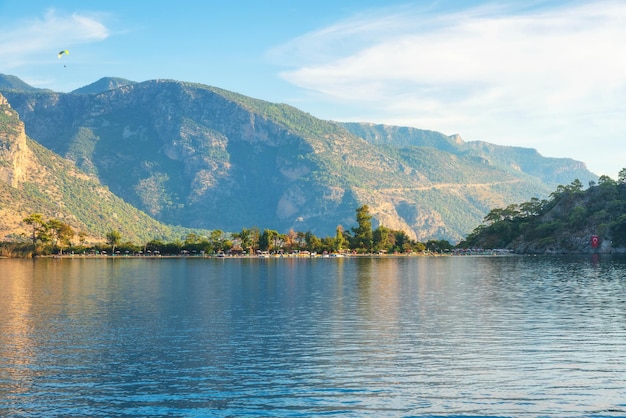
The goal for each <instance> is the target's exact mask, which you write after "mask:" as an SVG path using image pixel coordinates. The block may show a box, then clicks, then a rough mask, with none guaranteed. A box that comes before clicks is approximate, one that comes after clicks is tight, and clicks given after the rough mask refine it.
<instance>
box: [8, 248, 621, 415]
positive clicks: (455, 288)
mask: <svg viewBox="0 0 626 418" xmlns="http://www.w3.org/2000/svg"><path fill="white" fill-rule="evenodd" d="M131 415H132V416H215V417H240V416H243V417H245V416H272V417H287V416H302V417H309V416H322V415H323V416H346V417H364V416H371V417H405V416H425V415H431V416H432V415H438V416H445V415H455V416H459V415H473V416H476V415H500V416H539V415H541V416H594V415H595V416H626V259H623V258H615V257H593V256H589V255H586V256H578V257H556V256H554V257H522V256H520V257H516V256H512V257H501V256H493V257H467V256H450V257H398V258H394V257H385V258H336V259H332V258H331V259H329V258H317V259H293V258H283V259H252V258H250V259H243V258H240V259H234V258H233V259H203V258H179V259H165V258H162V259H157V258H143V259H133V258H123V257H120V258H116V259H115V258H110V259H96V258H89V257H75V258H73V259H35V260H7V259H5V260H0V416H9V417H11V416H20V417H21V416H27V417H44V416H45V417H48V416H131Z"/></svg>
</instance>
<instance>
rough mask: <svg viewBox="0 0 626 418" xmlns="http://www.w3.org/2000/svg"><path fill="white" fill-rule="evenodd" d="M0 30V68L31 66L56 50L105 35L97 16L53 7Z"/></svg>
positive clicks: (105, 28)
mask: <svg viewBox="0 0 626 418" xmlns="http://www.w3.org/2000/svg"><path fill="white" fill-rule="evenodd" d="M10 26H11V27H6V25H5V27H3V30H2V31H0V67H2V68H5V69H13V68H18V67H21V66H25V65H32V64H33V63H36V62H39V61H41V60H42V59H46V58H48V57H56V52H58V51H57V50H58V49H60V48H61V49H63V48H71V47H72V46H74V45H79V44H84V43H89V42H96V41H101V40H104V39H106V38H107V37H108V36H109V31H108V29H107V27H106V26H105V25H104V24H103V23H102V21H101V20H100V19H99V17H98V16H95V15H94V16H90V15H87V14H79V13H71V14H64V13H59V12H57V11H55V10H53V9H51V10H49V11H47V12H46V13H45V15H44V16H43V17H41V18H35V19H28V20H21V21H16V22H12V24H11V25H10Z"/></svg>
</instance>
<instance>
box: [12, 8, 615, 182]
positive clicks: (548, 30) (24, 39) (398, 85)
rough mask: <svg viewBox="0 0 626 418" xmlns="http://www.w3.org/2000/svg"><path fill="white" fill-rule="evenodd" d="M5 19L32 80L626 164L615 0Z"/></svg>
mask: <svg viewBox="0 0 626 418" xmlns="http://www.w3.org/2000/svg"><path fill="white" fill-rule="evenodd" d="M0 28H2V31H0V73H4V74H11V75H15V76H18V77H19V78H21V79H22V80H24V81H26V82H27V83H29V84H31V85H33V86H36V87H42V88H49V89H53V90H56V91H61V92H68V91H71V90H74V89H76V88H79V87H82V86H85V85H87V84H90V83H92V82H94V81H97V80H98V79H100V78H102V77H107V76H112V77H122V78H126V79H129V80H133V81H145V80H150V79H157V78H168V79H176V80H181V81H191V82H198V83H202V84H207V85H212V86H217V87H221V88H224V89H228V90H232V91H236V92H238V93H242V94H245V95H248V96H252V97H255V98H259V99H264V100H268V101H272V102H281V103H288V104H290V105H293V106H295V107H298V108H300V109H302V110H304V111H307V112H309V113H311V114H312V115H314V116H317V117H319V118H322V119H330V120H339V121H366V122H373V123H386V124H394V125H402V126H413V127H416V128H421V129H430V130H435V131H439V132H443V133H445V134H447V135H451V134H459V135H461V137H462V138H463V139H464V140H466V141H473V140H482V141H487V142H491V143H494V144H500V145H512V146H523V147H531V148H536V149H537V150H538V151H539V152H540V153H541V154H543V155H545V156H550V157H570V158H575V159H577V160H580V161H583V162H585V163H586V164H587V166H588V168H589V169H590V170H592V171H593V172H595V173H596V174H599V175H601V174H606V175H609V176H611V177H612V178H614V179H616V178H617V173H618V171H619V170H620V169H621V168H623V167H626V141H625V140H626V110H625V109H626V106H625V104H626V2H624V1H608V0H607V1H605V0H598V1H539V0H537V1H533V0H530V1H527V2H510V3H506V2H501V1H500V2H485V1H470V0H467V1H450V0H439V1H437V0H432V1H418V0H416V1H393V0H316V1H305V0H300V1H296V0H291V1H287V0H280V1H265V2H262V1H240V0H231V1H228V2H226V1H213V0H207V1H201V2H197V1H193V2H192V1H185V0H179V1H170V0H168V1H165V0H149V1H148V0H123V1H120V0H108V1H101V2H88V1H69V0H68V1H63V0H49V1H41V0H29V1H24V0H0ZM61 49H68V50H69V51H70V54H69V55H68V56H64V57H63V58H61V59H58V58H57V52H58V51H59V50H61Z"/></svg>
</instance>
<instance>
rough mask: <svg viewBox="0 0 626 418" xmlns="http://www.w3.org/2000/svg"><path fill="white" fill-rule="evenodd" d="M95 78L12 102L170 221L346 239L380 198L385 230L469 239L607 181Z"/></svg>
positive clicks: (244, 101) (42, 130) (161, 83)
mask: <svg viewBox="0 0 626 418" xmlns="http://www.w3.org/2000/svg"><path fill="white" fill-rule="evenodd" d="M94 84H96V85H99V86H101V88H95V87H94V89H93V90H92V91H93V92H94V93H93V94H72V93H70V94H60V93H41V92H36V93H32V92H18V91H14V90H12V91H7V92H5V94H6V97H7V98H8V100H9V102H10V103H11V105H12V106H13V107H14V108H15V109H16V110H17V111H18V112H19V114H20V117H21V118H22V120H23V121H24V123H25V126H26V132H27V133H28V135H29V136H30V137H32V138H34V139H36V140H37V141H38V142H40V143H41V144H43V145H44V146H46V147H48V148H50V149H51V150H53V151H54V152H56V153H58V154H60V155H62V156H64V157H66V158H68V159H70V160H72V161H75V162H76V164H77V165H78V166H79V167H80V168H81V169H83V170H84V171H86V172H88V173H90V174H93V175H95V176H97V177H98V178H99V179H100V180H101V181H102V183H103V184H106V185H107V186H108V187H109V189H110V190H111V191H112V192H114V193H115V194H116V195H118V196H120V197H122V198H123V199H124V200H125V201H127V202H129V203H131V204H132V205H133V206H135V207H137V208H139V209H141V210H143V211H145V212H146V213H148V214H150V215H151V216H153V217H155V218H156V219H158V220H160V221H162V222H164V223H168V224H176V225H184V226H187V227H192V228H206V229H215V228H218V229H222V230H226V231H237V230H240V229H241V228H242V227H251V226H259V227H261V228H271V229H276V230H278V231H281V232H287V231H288V230H289V229H290V228H292V229H294V230H297V231H308V230H310V231H312V232H314V233H315V234H317V235H334V231H335V228H336V227H337V225H338V224H341V225H343V226H344V227H350V226H353V223H354V210H355V208H356V207H358V206H360V205H362V204H367V205H368V206H369V207H370V208H371V213H372V215H373V216H374V226H377V225H378V224H380V223H382V224H384V225H386V226H388V227H390V228H393V229H396V230H398V229H402V230H404V231H406V232H407V233H408V234H409V235H410V236H411V237H413V238H417V239H421V240H425V239H429V238H444V239H450V240H458V239H460V238H462V237H463V236H464V235H465V234H467V232H469V231H470V230H471V229H472V228H473V227H474V226H475V225H476V224H477V223H478V222H480V220H481V219H482V217H483V216H484V214H485V213H486V212H487V211H488V210H489V208H491V207H494V206H497V205H502V204H506V203H507V202H511V201H520V200H524V199H527V198H529V197H530V196H535V195H536V196H540V197H542V196H545V195H547V194H548V193H549V191H550V190H552V189H553V188H554V187H553V184H552V183H551V181H552V180H549V181H546V180H544V179H546V178H549V177H550V175H551V174H550V173H555V172H557V171H558V172H562V173H565V174H564V177H568V175H570V174H571V175H572V176H573V175H574V174H576V175H577V176H578V177H580V178H581V180H582V181H588V180H590V179H594V178H595V176H594V175H593V174H592V173H589V172H588V171H587V170H586V169H584V165H583V164H582V163H578V162H574V161H571V160H568V161H560V162H559V163H558V164H557V165H558V167H556V168H550V167H548V166H549V163H548V162H547V160H545V159H542V158H543V157H541V156H538V158H537V159H536V165H538V166H539V168H537V169H536V170H535V171H536V172H535V173H531V172H530V171H525V170H526V168H524V166H523V165H522V164H519V161H518V160H517V157H515V156H514V155H513V154H511V153H507V152H506V151H507V150H506V149H503V148H502V147H501V148H496V150H497V152H490V151H488V150H484V149H482V150H480V149H477V150H474V149H472V146H470V145H468V144H465V143H463V141H461V140H460V139H459V138H455V137H452V138H449V137H446V136H444V135H442V134H439V133H436V132H429V133H428V135H425V134H422V136H423V137H424V139H423V140H421V142H420V141H417V142H416V141H415V138H414V134H415V132H417V130H412V129H410V128H399V127H386V128H384V130H385V132H386V137H385V139H384V140H373V139H372V138H375V137H376V134H377V133H376V132H375V129H374V128H375V127H376V126H375V125H366V124H360V125H359V124H351V125H350V124H340V123H335V122H330V121H324V120H320V119H317V118H315V117H313V116H312V115H310V114H307V113H305V112H302V111H300V110H298V109H296V108H294V107H291V106H288V105H284V104H275V103H269V102H266V101H262V100H258V99H253V98H250V97H246V96H243V95H240V94H237V93H233V92H229V91H225V90H222V89H218V88H215V87H210V86H205V85H200V84H194V83H184V82H179V81H172V80H152V81H146V82H142V83H130V84H125V85H123V86H121V87H119V88H114V89H109V88H108V84H107V83H94ZM376 129H381V128H376ZM421 132H428V131H421ZM499 153H501V154H502V155H500V154H499ZM507 158H508V159H509V160H510V161H509V160H507ZM580 167H582V169H580V170H579V168H580ZM542 170H544V171H546V173H547V174H546V175H545V176H543V174H542ZM553 177H554V176H553ZM573 178H574V177H572V178H567V182H569V181H571V180H573Z"/></svg>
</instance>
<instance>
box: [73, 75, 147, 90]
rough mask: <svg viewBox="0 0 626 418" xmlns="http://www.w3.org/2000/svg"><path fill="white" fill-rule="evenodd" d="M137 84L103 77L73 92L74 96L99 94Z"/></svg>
mask: <svg viewBox="0 0 626 418" xmlns="http://www.w3.org/2000/svg"><path fill="white" fill-rule="evenodd" d="M130 84H135V82H134V81H130V80H126V79H125V78H119V77H103V78H101V79H100V80H98V81H96V82H94V83H91V84H89V85H87V86H84V87H81V88H79V89H76V90H74V91H72V93H73V94H99V93H103V92H105V91H108V90H113V89H116V88H119V87H123V86H128V85H130Z"/></svg>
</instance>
